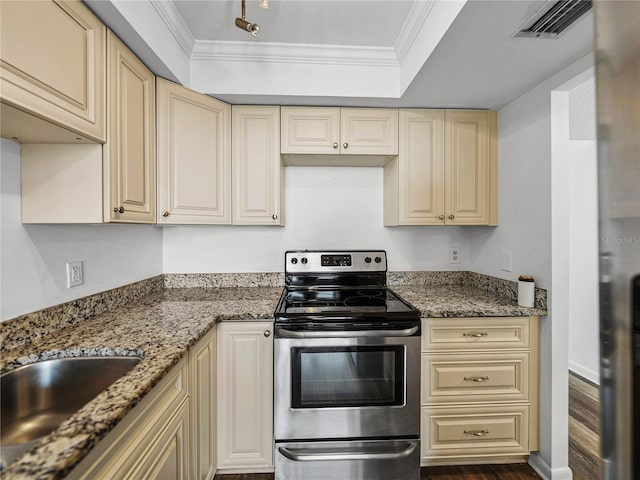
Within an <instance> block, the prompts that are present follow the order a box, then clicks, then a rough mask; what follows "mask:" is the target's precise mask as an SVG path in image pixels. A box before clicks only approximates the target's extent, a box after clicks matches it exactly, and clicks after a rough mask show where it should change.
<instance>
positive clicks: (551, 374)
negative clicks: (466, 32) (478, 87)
mask: <svg viewBox="0 0 640 480" xmlns="http://www.w3.org/2000/svg"><path fill="white" fill-rule="evenodd" d="M592 66H593V60H592V58H591V55H587V56H585V57H583V58H581V59H580V60H578V61H577V62H575V63H574V64H572V65H570V66H569V67H567V68H566V69H564V70H562V71H561V72H559V73H558V74H556V75H554V76H553V77H551V78H550V79H548V80H547V81H545V82H543V83H541V84H540V85H538V86H537V87H535V88H534V89H532V90H530V91H529V92H527V93H526V94H524V95H522V96H521V97H519V98H518V99H516V100H514V101H513V102H511V103H510V104H509V105H507V106H505V107H504V108H502V109H501V110H500V111H499V139H498V151H499V167H498V171H499V187H498V188H499V206H498V223H499V227H497V228H495V229H489V228H480V229H477V230H475V229H474V230H473V231H472V232H471V234H470V235H471V238H470V241H471V252H472V257H471V269H472V270H474V271H477V272H480V273H485V274H488V275H493V276H496V277H501V278H506V279H509V280H515V279H516V278H517V276H518V275H520V274H530V275H533V276H534V277H535V278H536V282H537V285H538V286H540V287H542V288H546V289H547V290H548V302H549V310H550V314H549V315H548V316H547V317H543V318H542V319H541V333H540V347H541V352H540V353H541V354H540V378H541V385H540V452H539V453H538V454H534V455H532V457H531V458H530V463H531V464H532V465H533V466H534V467H535V468H536V469H538V470H539V472H540V473H542V474H543V476H545V477H547V478H554V479H569V478H571V471H570V469H569V468H568V412H567V405H568V386H567V384H568V378H567V376H568V319H567V316H564V315H556V312H555V310H554V302H553V298H554V296H555V295H556V291H555V289H554V288H552V285H553V280H552V275H553V274H554V273H555V272H554V271H552V255H553V254H552V241H553V238H552V237H553V235H555V232H552V202H551V198H552V190H553V188H554V187H555V188H561V186H559V185H553V181H552V180H553V179H552V159H551V158H552V155H551V136H552V135H551V133H552V127H551V92H552V91H553V90H554V89H555V88H557V87H558V86H560V85H562V84H563V83H564V82H566V81H567V80H569V79H571V78H574V77H575V76H576V75H578V74H580V73H582V72H585V71H586V70H588V69H589V68H591V67H592ZM565 188H566V185H565ZM566 218H567V216H565V217H564V219H565V222H566ZM502 250H510V251H511V252H512V259H513V269H512V272H505V271H502V270H501V269H500V255H501V251H502Z"/></svg>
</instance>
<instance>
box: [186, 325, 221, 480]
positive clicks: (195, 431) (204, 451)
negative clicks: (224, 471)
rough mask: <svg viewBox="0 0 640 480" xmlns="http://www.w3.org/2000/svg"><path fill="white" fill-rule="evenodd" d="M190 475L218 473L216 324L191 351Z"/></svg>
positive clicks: (197, 479)
mask: <svg viewBox="0 0 640 480" xmlns="http://www.w3.org/2000/svg"><path fill="white" fill-rule="evenodd" d="M189 395H190V401H191V405H190V406H191V408H190V413H191V421H190V425H191V441H190V446H191V448H190V450H191V461H192V466H191V469H190V471H191V478H192V479H193V480H208V479H212V478H213V476H214V475H215V473H216V443H215V442H216V401H215V400H216V327H215V326H214V327H213V328H212V329H211V330H209V332H208V333H207V334H206V335H205V336H204V337H203V338H202V339H200V340H199V341H198V343H196V345H195V346H194V347H193V348H191V349H190V350H189Z"/></svg>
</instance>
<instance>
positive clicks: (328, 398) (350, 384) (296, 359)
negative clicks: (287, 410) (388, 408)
mask: <svg viewBox="0 0 640 480" xmlns="http://www.w3.org/2000/svg"><path fill="white" fill-rule="evenodd" d="M404 349H405V347H404V346H403V345H385V346H361V347H316V348H311V347H308V348H304V347H301V348H293V349H292V352H291V353H292V359H291V360H292V365H291V367H292V371H291V375H292V379H291V380H292V381H291V392H292V399H291V406H292V407H293V408H324V407H326V408H330V407H356V406H357V407H362V406H382V405H403V404H404V390H405V388H404V377H405V375H404Z"/></svg>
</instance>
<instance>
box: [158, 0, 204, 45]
mask: <svg viewBox="0 0 640 480" xmlns="http://www.w3.org/2000/svg"><path fill="white" fill-rule="evenodd" d="M149 3H150V4H151V6H152V7H153V8H154V9H155V11H156V12H158V15H160V18H161V19H162V21H163V22H164V24H165V25H166V26H167V28H168V29H169V31H171V34H172V35H173V37H174V38H175V39H176V41H177V42H178V44H179V45H180V47H181V48H182V49H183V50H184V52H185V53H186V54H187V57H191V54H192V52H193V47H194V44H195V42H196V40H195V39H194V38H193V35H192V34H191V30H189V27H187V24H186V23H185V21H184V19H183V18H182V15H180V12H178V9H177V8H176V6H175V4H174V3H173V2H172V1H169V2H168V1H166V0H149Z"/></svg>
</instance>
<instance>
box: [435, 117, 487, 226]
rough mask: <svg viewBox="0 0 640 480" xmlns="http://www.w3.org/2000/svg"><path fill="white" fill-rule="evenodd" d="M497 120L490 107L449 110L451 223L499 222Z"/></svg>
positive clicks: (447, 181) (447, 151)
mask: <svg viewBox="0 0 640 480" xmlns="http://www.w3.org/2000/svg"><path fill="white" fill-rule="evenodd" d="M497 123H498V122H497V113H496V112H491V111H487V110H447V112H446V117H445V148H444V151H445V162H444V164H445V184H446V185H447V188H446V190H445V215H446V223H447V224H451V225H496V224H497V193H496V192H497Z"/></svg>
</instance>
